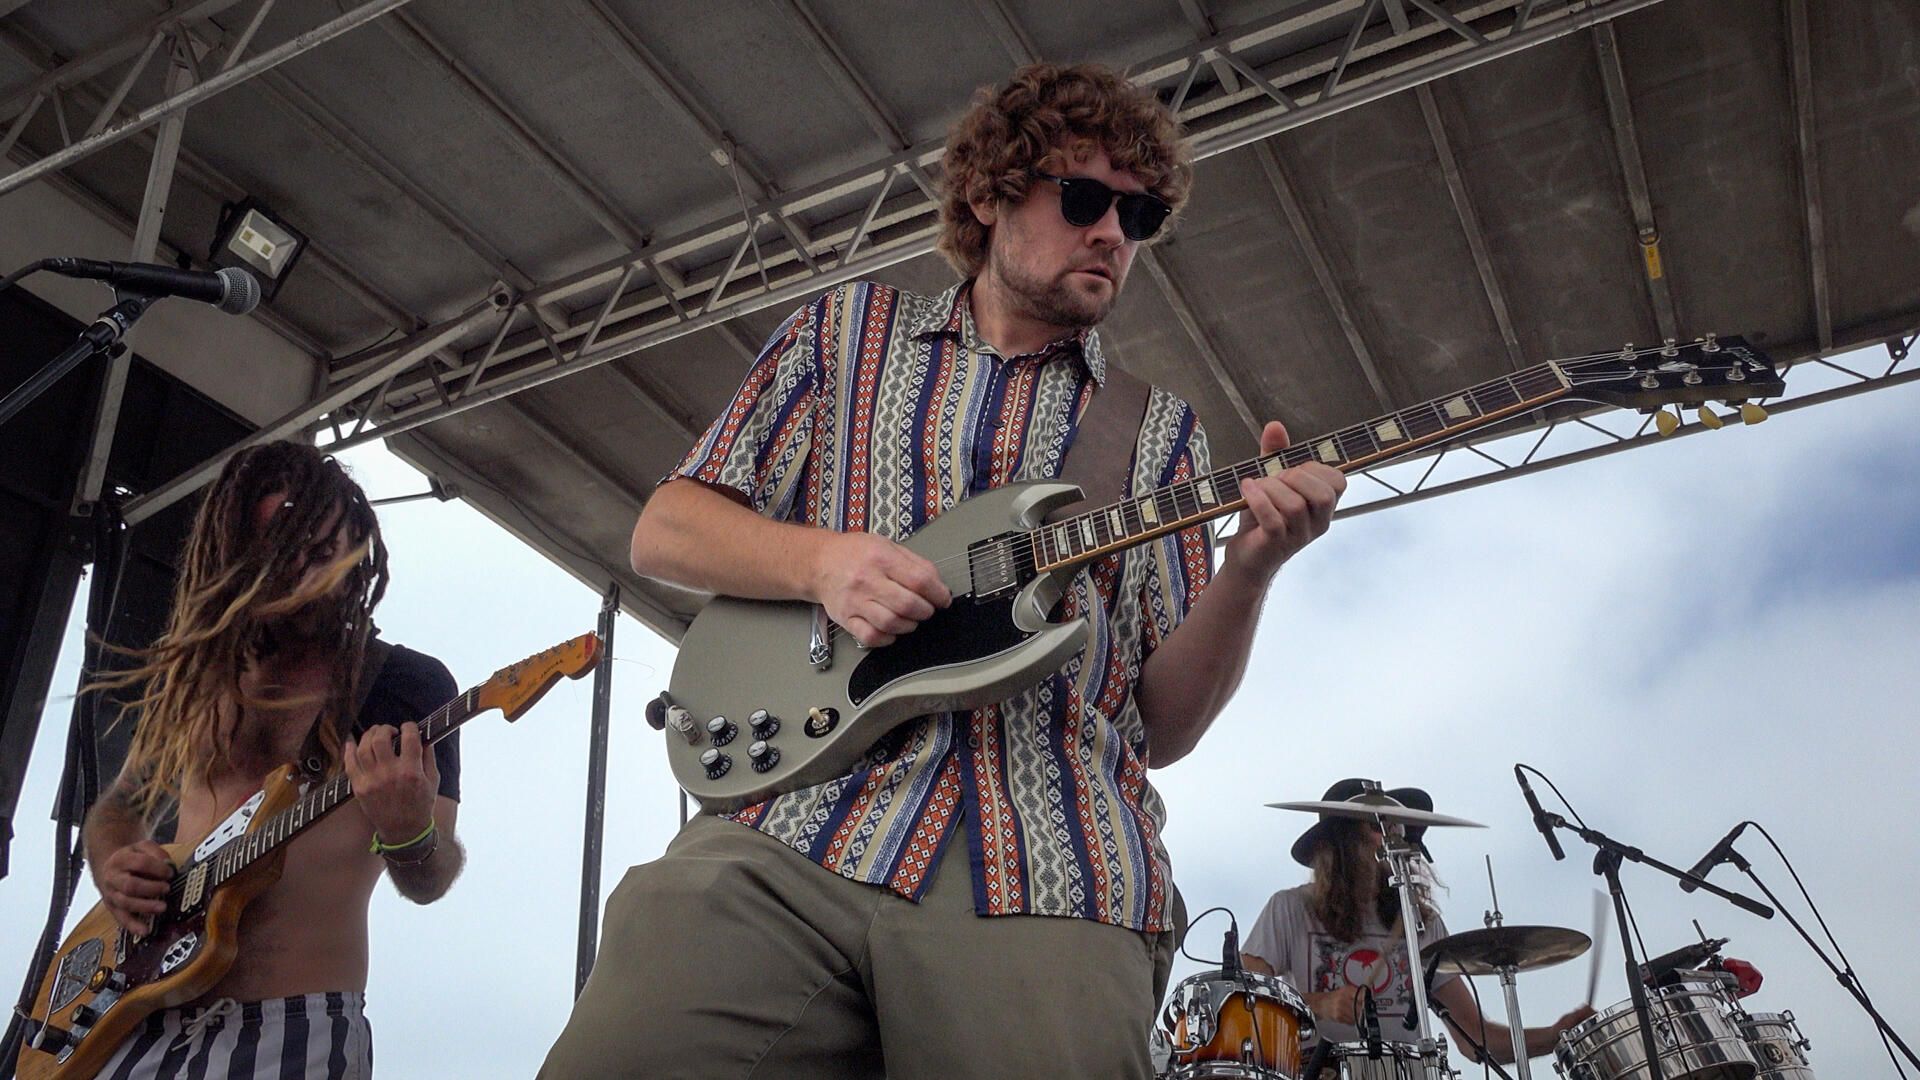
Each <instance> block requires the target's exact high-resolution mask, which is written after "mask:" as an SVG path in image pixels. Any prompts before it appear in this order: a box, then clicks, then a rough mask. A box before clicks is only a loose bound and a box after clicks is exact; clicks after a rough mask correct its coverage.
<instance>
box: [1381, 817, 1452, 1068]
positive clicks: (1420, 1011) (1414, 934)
mask: <svg viewBox="0 0 1920 1080" xmlns="http://www.w3.org/2000/svg"><path fill="white" fill-rule="evenodd" d="M1374 820H1375V821H1376V822H1377V823H1378V824H1379V826H1380V833H1381V837H1382V839H1383V841H1384V843H1383V844H1382V846H1381V848H1380V856H1379V857H1380V860H1381V861H1382V862H1384V863H1386V864H1387V868H1388V870H1389V871H1391V874H1392V876H1391V878H1390V879H1389V880H1390V882H1391V884H1392V885H1393V887H1394V889H1395V890H1396V891H1398V892H1399V894H1400V925H1401V928H1402V929H1403V930H1404V931H1405V932H1406V935H1407V958H1408V964H1409V965H1414V964H1418V963H1419V962H1420V908H1419V905H1418V904H1416V903H1414V899H1413V860H1414V857H1415V856H1416V855H1418V854H1419V852H1418V850H1417V849H1416V848H1415V847H1414V846H1413V843H1412V842H1411V841H1409V840H1408V839H1407V830H1406V826H1404V825H1402V824H1401V823H1399V822H1397V821H1396V822H1389V821H1387V820H1386V819H1384V818H1378V817H1376V818H1375V819H1374ZM1408 970H1409V973H1410V977H1409V978H1408V980H1407V981H1408V982H1409V983H1411V984H1412V986H1413V1008H1414V1013H1415V1015H1416V1016H1417V1017H1418V1018H1419V1025H1418V1030H1419V1032H1420V1043H1419V1049H1420V1057H1421V1060H1423V1061H1427V1062H1430V1063H1433V1064H1434V1065H1435V1066H1436V1067H1435V1069H1434V1070H1432V1074H1434V1075H1437V1073H1438V1068H1437V1065H1438V1062H1439V1060H1440V1059H1439V1046H1440V1044H1439V1043H1438V1042H1437V1041H1436V1040H1435V1039H1434V1037H1433V1025H1432V1022H1431V1021H1430V1020H1429V1019H1428V1017H1427V988H1426V985H1425V984H1426V980H1424V979H1420V978H1416V977H1411V973H1412V972H1413V971H1415V970H1417V969H1416V968H1413V967H1411V966H1410V967H1409V969H1408Z"/></svg>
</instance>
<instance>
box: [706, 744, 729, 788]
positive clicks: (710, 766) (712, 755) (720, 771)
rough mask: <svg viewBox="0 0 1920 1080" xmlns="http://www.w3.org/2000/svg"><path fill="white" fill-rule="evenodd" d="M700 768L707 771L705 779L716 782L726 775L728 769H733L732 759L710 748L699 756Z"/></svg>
mask: <svg viewBox="0 0 1920 1080" xmlns="http://www.w3.org/2000/svg"><path fill="white" fill-rule="evenodd" d="M700 767H701V768H703V769H705V770H706V771H707V779H709V780H718V779H720V778H721V777H723V776H725V775H727V770H728V769H731V768H733V759H732V758H730V757H728V756H727V755H725V754H723V753H721V752H720V751H718V750H715V749H714V748H712V747H708V748H707V749H706V750H705V751H704V752H703V753H702V754H701V755H700Z"/></svg>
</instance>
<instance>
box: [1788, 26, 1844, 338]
mask: <svg viewBox="0 0 1920 1080" xmlns="http://www.w3.org/2000/svg"><path fill="white" fill-rule="evenodd" d="M1786 4H1787V41H1788V45H1787V57H1788V64H1789V65H1790V66H1791V73H1792V78H1793V121H1794V123H1793V149H1794V155H1795V160H1796V164H1798V166H1799V172H1800V193H1801V197H1802V199H1803V200H1804V201H1805V203H1806V218H1805V221H1806V229H1807V233H1806V236H1807V277H1808V279H1809V281H1810V283H1811V284H1812V286H1813V319H1814V326H1815V332H1816V333H1817V334H1818V335H1819V339H1820V348H1821V349H1823V350H1824V349H1831V348H1833V304H1832V300H1831V298H1830V296H1829V295H1828V286H1827V215H1826V209H1825V206H1824V204H1823V202H1822V201H1821V198H1820V154H1819V146H1820V144H1819V139H1818V136H1817V135H1816V133H1815V131H1814V119H1813V49H1812V46H1811V43H1810V39H1811V35H1810V33H1809V32H1808V29H1807V0H1786Z"/></svg>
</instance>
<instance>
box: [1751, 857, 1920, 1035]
mask: <svg viewBox="0 0 1920 1080" xmlns="http://www.w3.org/2000/svg"><path fill="white" fill-rule="evenodd" d="M1727 861H1728V862H1730V863H1732V864H1733V865H1734V866H1735V867H1736V868H1737V869H1739V871H1740V872H1741V873H1743V874H1745V875H1747V876H1748V877H1749V878H1752V879H1753V883H1754V884H1755V885H1758V886H1760V891H1761V892H1762V893H1764V894H1766V897H1767V899H1768V900H1771V901H1773V906H1775V907H1777V908H1779V909H1780V914H1782V915H1785V916H1786V917H1787V925H1789V926H1791V927H1793V928H1794V930H1795V931H1796V932H1798V933H1799V935H1800V939H1801V940H1802V941H1805V942H1806V943H1807V947H1808V948H1810V949H1812V950H1813V955H1815V956H1817V957H1819V958H1820V962H1821V963H1823V964H1825V965H1827V970H1828V971H1831V972H1833V977H1834V979H1835V980H1836V981H1837V982H1839V984H1840V985H1841V986H1844V987H1846V990H1847V993H1849V994H1852V995H1853V1000H1854V1001H1855V1002H1857V1003H1858V1004H1859V1006H1860V1008H1861V1009H1862V1010H1863V1011H1864V1012H1865V1013H1866V1014H1867V1018H1868V1019H1870V1020H1872V1021H1873V1024H1874V1026H1875V1027H1877V1028H1879V1029H1880V1034H1881V1035H1884V1036H1885V1037H1886V1038H1887V1039H1888V1040H1890V1041H1891V1042H1892V1043H1893V1045H1895V1046H1897V1047H1899V1048H1900V1052H1901V1053H1902V1054H1905V1055H1906V1056H1907V1060H1908V1061H1911V1062H1913V1064H1914V1065H1915V1066H1920V1057H1915V1056H1914V1053H1913V1049H1912V1048H1911V1047H1909V1046H1908V1045H1907V1043H1906V1040H1905V1039H1902V1038H1901V1037H1900V1033H1899V1032H1897V1031H1895V1030H1893V1025H1891V1024H1889V1023H1887V1020H1886V1017H1884V1016H1881V1015H1880V1010H1878V1009H1876V1008H1874V1007H1873V1002H1872V1001H1869V1000H1868V999H1867V992H1866V991H1865V990H1862V989H1860V982H1859V980H1858V979H1857V978H1855V977H1854V974H1853V967H1852V966H1851V965H1849V966H1847V967H1845V968H1842V967H1841V966H1840V965H1838V964H1836V963H1834V962H1833V960H1832V959H1831V958H1829V957H1828V956H1827V953H1826V950H1824V949H1822V948H1821V947H1820V943H1819V942H1817V941H1815V940H1813V935H1812V934H1809V933H1807V928H1806V927H1804V926H1802V925H1800V920H1799V919H1796V918H1794V917H1793V912H1791V911H1788V910H1787V908H1786V905H1785V904H1782V903H1781V902H1780V898H1779V897H1777V896H1775V895H1773V890H1772V889H1769V888H1767V883H1766V882H1764V881H1761V880H1760V875H1758V874H1756V873H1754V872H1753V864H1752V863H1750V862H1748V861H1747V860H1746V859H1745V858H1743V857H1742V856H1741V854H1740V853H1739V852H1738V851H1735V850H1734V849H1733V848H1732V846H1731V845H1729V846H1728V848H1727Z"/></svg>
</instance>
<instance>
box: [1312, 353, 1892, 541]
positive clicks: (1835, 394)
mask: <svg viewBox="0 0 1920 1080" xmlns="http://www.w3.org/2000/svg"><path fill="white" fill-rule="evenodd" d="M1916 381H1920V368H1913V369H1909V370H1907V371H1901V372H1897V373H1889V374H1887V375H1881V376H1876V377H1871V378H1864V379H1862V380H1861V381H1859V382H1855V383H1849V384H1847V385H1845V386H1838V387H1834V388H1833V389H1831V390H1822V391H1819V392H1817V393H1811V394H1804V395H1801V396H1799V397H1794V398H1787V399H1783V400H1780V401H1776V402H1773V403H1771V404H1769V405H1768V406H1767V412H1768V413H1769V414H1770V415H1774V416H1778V415H1781V414H1783V413H1790V412H1795V411H1797V410H1800V409H1806V408H1811V407H1813V406H1815V405H1823V404H1826V403H1827V402H1831V401H1838V400H1840V399H1842V398H1849V397H1854V396H1857V395H1859V394H1864V393H1867V392H1868V391H1870V390H1885V389H1890V388H1892V387H1896V386H1903V385H1906V384H1907V383H1911V382H1916ZM1708 430H1711V429H1710V428H1708V427H1707V426H1706V425H1704V424H1700V423H1686V424H1682V425H1681V426H1680V427H1679V428H1677V429H1675V430H1674V433H1673V434H1672V435H1666V436H1662V435H1660V434H1658V433H1655V432H1642V433H1640V434H1636V435H1633V436H1631V437H1625V436H1616V437H1615V439H1614V440H1613V441H1610V442H1607V443H1603V444H1601V445H1599V446H1593V447H1588V448H1586V449H1583V450H1575V451H1571V452H1569V453H1565V454H1556V455H1552V456H1549V457H1545V458H1539V459H1536V460H1529V461H1527V462H1526V463H1524V464H1519V465H1505V464H1503V463H1500V462H1499V461H1498V459H1495V458H1493V457H1491V455H1483V456H1486V457H1487V458H1488V460H1491V461H1494V462H1495V465H1496V467H1495V468H1494V469H1493V470H1492V471H1491V472H1486V473H1482V474H1480V475H1478V476H1469V477H1466V478H1464V479H1461V480H1454V481H1450V482H1448V483H1445V484H1435V485H1434V486H1432V487H1427V486H1425V484H1424V483H1423V484H1421V485H1420V486H1417V487H1415V488H1413V489H1412V490H1409V491H1405V492H1402V493H1400V494H1396V495H1388V496H1383V497H1381V498H1379V499H1374V500H1372V501H1370V502H1364V503H1358V504H1354V505H1349V506H1343V507H1341V508H1340V509H1339V510H1336V511H1334V515H1333V516H1334V517H1336V518H1344V517H1356V516H1358V515H1360V514H1371V513H1374V512H1376V511H1379V510H1386V509H1389V508H1391V507H1395V506H1404V505H1406V504H1408V503H1416V502H1424V501H1425V500H1427V499H1434V498H1438V497H1440V496H1442V495H1449V494H1452V493H1453V492H1456V491H1466V490H1469V489H1472V488H1477V487H1485V486H1486V485H1488V484H1492V483H1495V482H1496V481H1500V480H1510V479H1513V478H1514V477H1518V476H1530V475H1532V474H1534V473H1538V472H1545V471H1547V470H1548V469H1558V468H1560V467H1562V466H1565V465H1574V464H1578V463H1579V462H1582V461H1592V460H1593V459H1595V458H1602V457H1606V456H1608V455H1609V454H1618V453H1620V452H1621V451H1623V450H1632V449H1634V448H1636V447H1640V446H1646V445H1649V444H1651V443H1658V442H1667V441H1671V440H1673V439H1678V438H1682V437H1684V436H1688V435H1698V434H1700V433H1701V432H1703V431H1708ZM1608 434H1612V433H1611V432H1609V433H1608ZM1414 460H1417V459H1414ZM1399 464H1405V462H1404V461H1403V462H1400V463H1399ZM1360 475H1363V476H1364V475H1366V471H1363V472H1362V473H1361V474H1360ZM1377 482H1379V483H1382V484H1383V485H1385V482H1384V481H1377Z"/></svg>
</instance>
